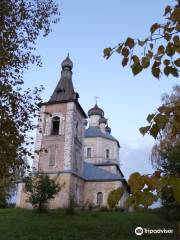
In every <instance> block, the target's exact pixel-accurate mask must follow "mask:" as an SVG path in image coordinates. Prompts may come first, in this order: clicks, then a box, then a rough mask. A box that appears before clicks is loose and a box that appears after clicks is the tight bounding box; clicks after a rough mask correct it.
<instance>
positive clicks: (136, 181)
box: [128, 172, 144, 193]
mask: <svg viewBox="0 0 180 240" xmlns="http://www.w3.org/2000/svg"><path fill="white" fill-rule="evenodd" d="M128 184H129V186H130V189H131V191H132V192H133V193H135V192H138V191H140V190H141V189H142V188H143V186H144V181H143V177H142V176H141V175H140V173H138V172H135V173H132V174H131V175H130V177H129V180H128Z"/></svg>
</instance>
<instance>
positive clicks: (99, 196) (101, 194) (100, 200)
mask: <svg viewBox="0 0 180 240" xmlns="http://www.w3.org/2000/svg"><path fill="white" fill-rule="evenodd" d="M102 204H103V193H102V192H98V193H97V205H99V206H101V205H102Z"/></svg>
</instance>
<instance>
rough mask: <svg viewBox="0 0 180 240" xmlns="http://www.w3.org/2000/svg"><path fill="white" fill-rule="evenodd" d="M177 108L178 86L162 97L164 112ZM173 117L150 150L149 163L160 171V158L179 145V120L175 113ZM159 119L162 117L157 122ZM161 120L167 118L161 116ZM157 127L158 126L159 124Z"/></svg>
mask: <svg viewBox="0 0 180 240" xmlns="http://www.w3.org/2000/svg"><path fill="white" fill-rule="evenodd" d="M177 106H180V86H178V85H176V86H174V87H173V90H172V93H171V94H167V93H166V94H164V95H163V96H162V107H165V108H166V110H167V109H169V110H170V109H171V108H176V107H177ZM162 107H161V109H162ZM155 115H156V114H155ZM155 115H154V116H155ZM150 116H153V114H150ZM157 116H158V115H157ZM157 116H156V117H155V118H156V121H157V120H158V117H157ZM174 117H175V116H174V115H171V119H170V121H168V124H166V126H165V128H164V129H162V130H161V134H160V135H159V138H158V139H157V141H156V144H155V145H154V147H153V149H152V154H151V162H152V165H153V166H154V167H155V168H156V169H161V166H162V163H161V160H162V156H164V154H165V153H166V152H169V151H170V150H171V149H173V148H174V146H175V145H179V144H180V135H179V127H178V126H179V120H180V119H179V118H178V116H177V113H176V119H175V118H174ZM161 118H162V117H160V118H159V120H160V119H161ZM163 119H164V121H167V119H168V118H166V116H164V115H163ZM157 123H158V122H157ZM158 125H159V126H160V123H159V124H158ZM175 127H176V128H175ZM176 132H177V134H176Z"/></svg>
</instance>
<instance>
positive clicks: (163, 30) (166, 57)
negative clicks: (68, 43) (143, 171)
mask: <svg viewBox="0 0 180 240" xmlns="http://www.w3.org/2000/svg"><path fill="white" fill-rule="evenodd" d="M174 2H175V5H173V6H166V8H165V11H164V18H165V22H164V23H163V24H159V23H154V24H153V25H152V26H151V28H150V36H148V37H147V38H145V40H140V39H133V38H131V37H128V38H127V39H126V40H125V41H124V42H122V43H120V44H118V46H115V47H113V48H111V47H110V48H106V49H104V57H105V58H106V59H108V58H109V57H110V56H111V55H112V54H113V53H114V52H117V53H118V54H120V56H122V66H123V67H124V66H127V65H128V64H129V65H130V68H131V70H132V72H133V74H134V75H137V74H139V73H140V72H142V71H143V70H145V69H151V73H152V75H153V76H154V77H155V78H158V79H159V78H160V77H161V75H165V76H173V77H178V76H179V71H180V69H179V68H180V58H178V56H179V53H180V38H179V32H180V1H179V0H175V1H174ZM139 48H140V49H142V50H143V52H142V53H141V54H140V55H139V56H138V55H137V54H138V49H139ZM169 99H171V100H172V98H171V97H169V98H168V100H169ZM147 121H148V125H147V126H145V127H141V128H140V129H139V130H140V132H141V133H142V134H143V135H145V134H146V133H149V134H150V135H151V136H153V137H154V138H155V139H162V136H165V137H166V139H165V141H161V144H162V143H163V144H164V143H165V145H167V144H166V143H167V141H166V140H167V136H168V142H170V143H171V144H172V145H173V146H174V143H177V141H179V136H180V101H179V99H173V102H171V101H170V102H166V103H165V104H163V105H161V106H160V107H159V108H158V109H157V111H156V112H155V113H153V114H149V115H148V117H147ZM163 140H164V139H163ZM158 147H159V146H158V145H156V149H154V150H155V151H154V153H155V154H157V153H158V151H159V149H158ZM158 154H159V153H158ZM155 157H156V156H155ZM128 183H129V185H130V188H131V192H132V193H131V195H130V196H129V197H128V199H127V202H126V205H127V207H129V206H134V207H137V206H139V205H143V206H144V207H145V208H147V207H148V206H150V205H151V204H152V203H153V202H154V201H155V200H156V199H157V198H159V197H160V195H162V194H163V193H165V189H166V190H167V188H171V192H172V194H173V197H174V199H175V201H176V203H177V204H180V199H179V198H180V193H179V189H180V178H178V177H174V176H171V175H169V173H168V174H167V175H165V176H161V175H160V173H158V174H157V172H155V173H154V174H153V175H150V176H141V175H140V174H139V173H133V174H132V175H131V176H130V178H129V181H128Z"/></svg>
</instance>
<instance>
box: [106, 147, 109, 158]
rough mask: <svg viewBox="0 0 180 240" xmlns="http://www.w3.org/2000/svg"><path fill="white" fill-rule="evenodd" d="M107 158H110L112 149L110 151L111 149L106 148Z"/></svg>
mask: <svg viewBox="0 0 180 240" xmlns="http://www.w3.org/2000/svg"><path fill="white" fill-rule="evenodd" d="M106 158H107V159H109V158H110V151H109V149H106Z"/></svg>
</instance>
